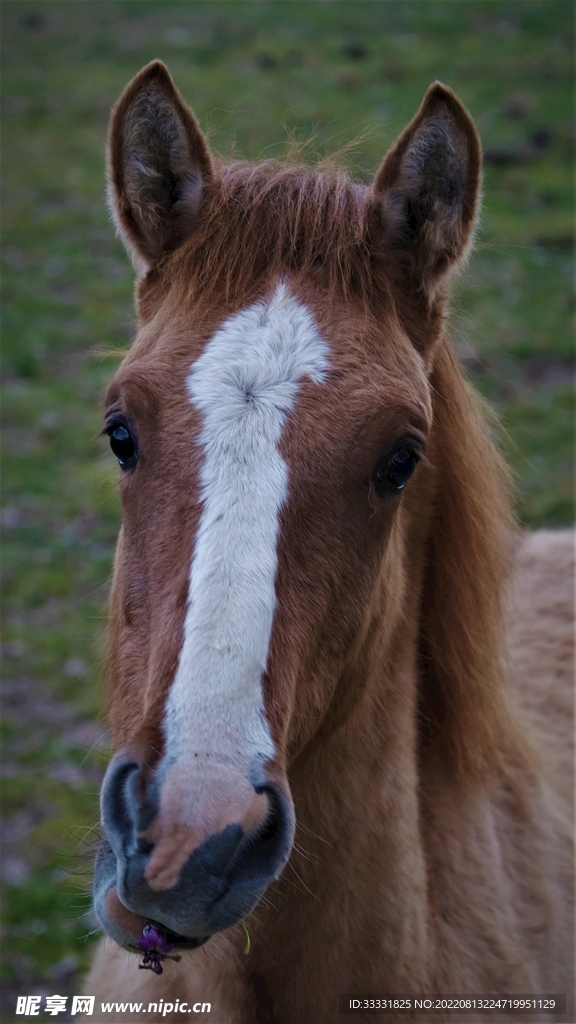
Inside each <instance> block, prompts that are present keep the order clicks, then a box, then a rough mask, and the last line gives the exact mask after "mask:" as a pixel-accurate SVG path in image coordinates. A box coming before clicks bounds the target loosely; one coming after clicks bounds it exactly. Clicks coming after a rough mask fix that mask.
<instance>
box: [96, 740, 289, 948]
mask: <svg viewBox="0 0 576 1024" xmlns="http://www.w3.org/2000/svg"><path fill="white" fill-rule="evenodd" d="M258 774H259V775H261V774H262V773H261V772H260V771H259V772H258ZM251 781H252V784H253V785H254V789H255V792H257V793H265V794H266V796H267V798H268V802H269V810H268V813H267V815H266V817H265V819H264V821H263V822H262V823H261V824H260V825H259V826H258V827H257V828H256V829H254V830H253V832H251V833H248V834H246V833H245V832H244V831H243V829H242V828H241V826H240V825H235V824H229V825H227V826H226V827H225V828H224V829H223V830H222V831H221V832H217V833H215V834H213V835H211V836H210V837H209V838H208V839H207V840H205V841H204V842H203V843H202V844H201V845H200V846H199V847H197V848H196V849H195V850H194V851H193V853H192V854H191V855H190V857H189V858H188V860H187V861H186V863H185V864H184V866H183V868H182V870H181V872H180V876H179V878H178V881H177V883H176V884H175V885H174V886H173V887H172V888H171V889H163V890H154V889H152V888H150V886H149V885H148V882H147V881H146V877H145V870H146V865H147V863H148V860H149V858H150V856H151V853H152V850H153V849H154V847H153V846H152V844H151V843H150V842H148V841H146V840H145V839H142V838H141V837H140V836H139V833H142V832H144V831H145V830H146V829H147V828H148V827H149V826H150V824H151V822H152V821H153V819H154V817H155V816H156V814H157V812H158V806H159V798H158V792H157V789H155V788H154V786H150V787H149V789H148V792H147V793H145V794H143V785H142V774H141V766H140V765H139V764H138V763H137V762H135V761H125V760H120V761H118V760H116V759H113V761H112V762H111V764H110V765H109V768H108V771H107V773H106V776H105V778H104V782H103V784H102V795H101V809H102V825H103V832H104V835H103V838H102V840H101V843H100V847H99V849H98V853H97V855H96V864H95V872H94V887H93V892H94V908H95V911H96V916H97V917H98V920H99V922H100V924H101V926H102V928H103V929H104V931H105V932H107V933H108V934H109V935H110V937H111V938H113V939H114V940H115V941H116V942H118V943H119V944H120V945H122V946H127V947H132V948H133V947H134V944H135V940H136V939H137V938H138V936H137V935H130V934H129V933H128V932H127V931H126V929H125V927H123V926H122V924H120V923H118V922H116V921H115V920H114V917H113V916H112V915H111V914H110V912H109V908H108V907H107V897H108V895H109V893H110V890H111V889H113V888H114V887H116V890H117V895H118V897H119V899H120V902H121V903H122V904H123V906H124V907H125V908H127V909H128V910H129V911H131V912H132V913H133V914H136V915H138V916H139V917H141V918H143V919H144V921H145V922H154V923H155V924H158V925H160V926H161V928H162V929H163V930H164V931H165V932H166V933H167V935H168V937H169V939H170V941H171V942H173V943H174V945H176V946H179V947H183V948H189V949H193V948H196V947H197V946H201V945H202V944H203V943H204V942H206V941H207V939H209V938H210V936H211V935H214V934H215V932H219V931H222V930H223V929H224V928H228V927H230V926H231V925H233V924H236V923H237V922H238V921H241V920H242V918H244V917H246V915H247V914H249V912H250V911H251V910H252V908H253V907H254V906H255V905H256V903H257V902H258V900H259V899H260V897H261V896H262V895H263V893H264V891H265V889H266V888H267V886H268V885H270V883H271V882H273V881H274V880H275V879H277V878H278V877H279V875H280V874H281V872H282V870H283V868H284V867H285V865H286V863H287V861H288V858H289V856H290V852H291V849H292V844H293V841H294V812H293V808H292V804H291V801H290V799H289V797H288V798H287V797H286V795H285V794H284V793H283V792H282V791H281V790H280V789H279V787H278V786H277V785H274V784H272V783H271V782H270V781H268V780H265V779H264V778H262V777H261V778H260V779H258V780H251ZM255 783H256V784H255Z"/></svg>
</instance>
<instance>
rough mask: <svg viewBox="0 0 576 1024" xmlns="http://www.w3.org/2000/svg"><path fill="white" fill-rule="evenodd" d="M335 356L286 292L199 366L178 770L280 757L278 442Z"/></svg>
mask: <svg viewBox="0 0 576 1024" xmlns="http://www.w3.org/2000/svg"><path fill="white" fill-rule="evenodd" d="M327 355H328V348H327V345H326V342H325V341H324V340H323V339H322V337H321V335H320V333H319V331H318V328H317V327H316V325H315V323H314V320H313V319H312V316H311V315H310V313H309V312H308V310H307V309H306V307H305V306H303V305H302V304H300V303H299V302H297V301H296V300H295V299H294V298H293V297H292V296H291V295H290V292H289V290H288V288H287V286H286V285H285V284H280V285H279V286H278V287H277V289H276V291H275V293H274V295H273V296H272V298H269V299H267V300H261V301H259V302H256V303H255V304H254V305H252V306H250V307H249V308H248V309H245V310H243V311H242V312H240V313H237V314H235V315H234V316H232V317H231V318H230V319H229V320H227V321H226V322H225V323H224V324H223V325H222V326H221V327H220V328H219V330H218V331H217V332H216V334H215V335H214V336H213V338H212V339H211V340H210V341H209V342H208V344H207V345H206V347H205V349H204V351H203V353H202V355H201V356H200V357H199V358H198V359H197V360H196V362H195V363H194V364H193V365H192V368H191V372H190V376H189V378H188V391H189V395H190V401H191V402H192V404H193V405H194V406H195V407H196V409H198V411H199V413H200V414H201V417H202V430H201V433H200V435H199V438H198V444H199V445H200V447H201V448H202V452H203V464H202V469H201V478H200V479H201V498H202V513H201V517H200V522H199V526H198V531H197V535H196V543H195V549H194V555H193V559H192V566H191V571H190V589H189V597H188V608H187V613H186V620H185V624H184V640H183V645H182V650H181V652H180V660H179V664H178V669H177V671H176V675H175V678H174V682H173V684H172V688H171V691H170V694H169V697H168V701H167V707H166V719H165V730H166V753H167V758H168V760H169V761H173V759H177V760H179V761H180V763H181V759H185V760H187V755H188V757H190V758H191V757H193V756H194V753H197V752H198V751H200V753H201V754H205V753H206V752H212V756H213V757H214V759H215V760H216V761H218V762H219V763H220V770H219V773H220V771H221V770H222V769H224V774H228V771H230V770H231V771H233V772H234V771H237V770H238V767H239V766H243V767H244V768H245V769H249V767H250V765H251V764H253V763H254V759H257V760H262V761H264V760H266V759H267V758H269V757H270V756H272V754H273V752H274V748H273V744H272V738H271V735H270V730H269V727H268V724H267V722H266V719H265V716H264V711H263V697H262V686H261V679H262V673H263V672H264V670H265V668H266V661H267V657H268V647H269V643H270V634H271V631H272V620H273V617H274V609H275V606H276V594H275V578H276V569H277V551H276V549H277V539H278V529H279V514H280V510H281V508H282V505H283V503H284V502H285V500H286V497H287V493H288V467H287V465H286V463H285V461H284V459H283V458H282V456H281V454H280V452H279V450H278V445H279V442H280V438H281V436H282V430H283V427H284V424H285V423H286V420H287V417H288V416H289V414H290V411H291V410H292V408H293V407H294V403H295V401H296V396H297V393H298V387H299V384H300V383H301V381H302V380H303V379H304V378H306V377H308V378H311V379H312V380H313V381H315V382H316V383H321V381H322V380H323V379H324V376H325V373H326V370H327V368H328V358H327ZM175 541H176V543H177V542H178V541H177V538H175ZM193 752H194V753H193ZM196 763H197V765H198V762H196ZM191 767H192V766H191ZM198 767H199V765H198Z"/></svg>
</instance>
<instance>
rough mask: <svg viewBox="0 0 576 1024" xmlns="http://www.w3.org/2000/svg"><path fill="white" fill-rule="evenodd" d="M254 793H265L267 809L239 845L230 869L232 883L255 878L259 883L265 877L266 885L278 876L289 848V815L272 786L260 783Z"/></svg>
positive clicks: (280, 796)
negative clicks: (260, 820) (261, 785)
mask: <svg viewBox="0 0 576 1024" xmlns="http://www.w3.org/2000/svg"><path fill="white" fill-rule="evenodd" d="M257 792H259V793H266V796H267V797H268V804H269V806H268V812H267V814H266V816H265V818H264V819H263V821H262V822H261V823H260V824H259V825H258V826H257V827H256V828H255V829H254V831H253V832H251V833H250V834H249V835H247V836H246V837H245V839H244V842H243V843H241V845H240V848H239V850H238V855H237V857H236V858H235V860H234V862H233V864H232V866H231V870H230V877H231V879H232V880H233V882H234V883H241V884H243V883H247V882H249V881H251V880H255V879H258V881H259V883H260V884H261V883H262V881H263V880H264V879H266V884H268V883H269V882H270V881H272V880H273V879H275V878H278V876H279V875H280V873H281V871H282V868H283V867H284V864H285V862H286V860H287V859H288V856H289V853H290V849H291V847H292V842H293V839H294V834H293V833H294V828H293V818H292V815H291V813H290V809H289V806H288V803H287V801H286V798H285V797H284V795H283V794H282V793H281V792H280V791H279V790H277V789H276V788H275V787H272V786H263V787H262V788H259V789H258V790H257Z"/></svg>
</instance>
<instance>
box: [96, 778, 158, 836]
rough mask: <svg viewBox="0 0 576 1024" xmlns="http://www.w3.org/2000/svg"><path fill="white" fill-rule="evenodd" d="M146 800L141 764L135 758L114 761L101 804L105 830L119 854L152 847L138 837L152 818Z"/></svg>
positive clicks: (103, 788)
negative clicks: (132, 759) (133, 759)
mask: <svg viewBox="0 0 576 1024" xmlns="http://www.w3.org/2000/svg"><path fill="white" fill-rule="evenodd" d="M147 803H148V800H147V797H146V794H145V793H144V791H143V780H142V774H141V768H140V765H139V764H138V763H137V762H136V761H123V760H119V761H112V762H111V763H110V765H109V768H108V771H107V772H106V776H105V778H104V782H103V783H102V794H101V800H100V804H101V817H102V825H103V827H104V832H105V834H106V836H107V837H108V840H109V842H110V845H111V846H112V849H113V850H114V852H115V854H116V855H117V856H121V855H123V854H124V855H125V854H127V853H133V852H136V851H138V852H139V853H146V852H148V851H149V849H150V848H151V847H150V844H149V843H146V842H145V841H144V840H140V839H138V836H137V833H138V832H139V831H140V830H141V829H142V827H143V825H144V826H145V825H146V824H147V823H148V819H149V818H150V814H151V812H150V809H149V808H148V806H147ZM152 816H153V814H152ZM144 847H145V849H144Z"/></svg>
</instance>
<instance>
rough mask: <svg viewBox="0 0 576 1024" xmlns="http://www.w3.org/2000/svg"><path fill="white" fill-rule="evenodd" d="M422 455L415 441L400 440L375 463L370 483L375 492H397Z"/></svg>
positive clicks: (402, 486)
mask: <svg viewBox="0 0 576 1024" xmlns="http://www.w3.org/2000/svg"><path fill="white" fill-rule="evenodd" d="M421 456H422V448H421V446H420V445H419V444H418V443H417V442H416V441H402V442H401V443H400V444H398V445H397V446H396V447H395V448H394V449H393V451H391V452H389V453H388V454H387V455H383V456H382V458H381V459H380V460H379V461H378V463H377V464H376V468H375V470H374V473H373V475H372V483H373V484H374V489H375V491H376V493H377V494H380V495H384V494H399V493H400V491H403V490H404V488H405V487H406V484H407V483H408V481H409V479H410V477H411V476H412V473H413V472H414V470H415V469H416V466H417V464H418V461H419V460H420V458H421Z"/></svg>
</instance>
